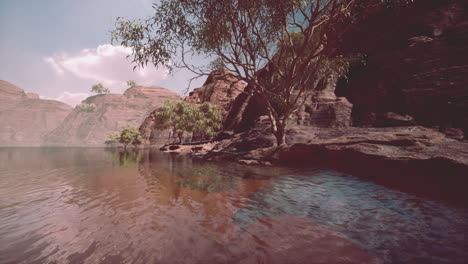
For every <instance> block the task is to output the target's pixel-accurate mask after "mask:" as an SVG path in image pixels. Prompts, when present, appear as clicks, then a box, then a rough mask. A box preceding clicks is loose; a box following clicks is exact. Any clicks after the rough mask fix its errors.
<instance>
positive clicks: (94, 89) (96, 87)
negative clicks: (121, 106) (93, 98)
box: [91, 83, 110, 94]
mask: <svg viewBox="0 0 468 264" xmlns="http://www.w3.org/2000/svg"><path fill="white" fill-rule="evenodd" d="M91 92H94V93H98V94H108V93H110V90H109V88H106V87H104V85H102V83H97V84H95V85H93V86H92V87H91Z"/></svg>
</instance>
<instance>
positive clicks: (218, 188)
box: [139, 150, 238, 193]
mask: <svg viewBox="0 0 468 264" xmlns="http://www.w3.org/2000/svg"><path fill="white" fill-rule="evenodd" d="M139 171H140V173H141V174H142V175H144V177H145V178H146V179H147V182H148V184H149V185H150V186H153V187H156V188H161V185H171V186H172V185H175V186H172V187H171V188H174V187H175V188H176V189H181V188H188V189H191V190H194V191H205V192H208V193H215V192H224V191H228V190H231V189H233V188H235V186H236V181H237V180H238V178H237V179H236V177H233V173H232V171H231V172H230V173H228V172H227V171H226V170H223V169H222V167H220V166H216V165H214V164H210V163H207V162H202V161H195V160H193V159H192V158H190V157H187V156H184V155H171V154H168V153H160V152H157V151H153V150H146V151H142V153H141V159H140V162H139ZM150 175H151V176H150ZM155 185H159V186H155Z"/></svg>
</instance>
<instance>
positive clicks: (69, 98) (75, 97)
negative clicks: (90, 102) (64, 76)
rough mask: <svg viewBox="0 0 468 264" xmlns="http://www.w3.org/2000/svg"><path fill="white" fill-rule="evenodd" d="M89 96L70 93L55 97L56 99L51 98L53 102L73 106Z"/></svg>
mask: <svg viewBox="0 0 468 264" xmlns="http://www.w3.org/2000/svg"><path fill="white" fill-rule="evenodd" d="M88 96H89V94H87V93H71V92H63V93H62V94H61V95H59V96H57V97H56V98H53V99H54V100H57V101H62V102H64V103H66V104H68V105H71V106H73V107H74V106H75V105H77V104H79V103H81V101H83V100H84V99H85V98H86V97H88Z"/></svg>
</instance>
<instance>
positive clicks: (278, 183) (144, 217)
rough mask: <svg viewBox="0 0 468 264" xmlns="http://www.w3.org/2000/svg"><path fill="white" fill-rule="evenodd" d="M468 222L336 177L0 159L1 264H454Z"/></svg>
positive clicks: (201, 165) (144, 160)
mask: <svg viewBox="0 0 468 264" xmlns="http://www.w3.org/2000/svg"><path fill="white" fill-rule="evenodd" d="M467 214H468V213H467V212H466V210H464V209H462V208H455V207H451V206H449V205H446V204H443V203H438V202H434V201H430V200H425V199H422V198H418V197H414V196H411V195H407V194H404V193H400V192H397V191H392V190H389V189H386V188H385V187H382V186H378V185H375V184H373V183H369V182H365V181H362V180H359V179H357V178H355V177H352V176H347V175H343V174H340V173H336V172H333V171H323V170H310V169H307V170H306V169H286V168H260V167H248V166H242V165H238V164H232V163H216V164H214V163H209V162H203V161H199V160H192V159H189V158H186V157H184V156H180V155H166V154H162V153H160V152H158V151H149V150H143V151H132V150H130V151H127V152H123V151H108V150H103V149H85V148H83V149H79V148H77V149H65V148H64V149H0V263H34V262H36V263H54V262H55V263H187V262H190V263H239V262H244V263H262V262H263V263H286V262H289V263H379V260H378V259H380V260H381V261H385V262H388V263H410V262H411V261H415V260H417V259H418V258H420V259H422V260H424V261H429V260H436V262H438V263H463V262H465V260H466V259H467V253H465V252H464V248H466V240H464V238H463V234H464V233H465V232H466V230H467V227H468V224H467V220H468V216H467ZM434 247H436V249H435V248H434Z"/></svg>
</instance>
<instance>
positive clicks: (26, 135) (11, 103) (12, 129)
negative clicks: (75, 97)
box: [0, 80, 72, 146]
mask: <svg viewBox="0 0 468 264" xmlns="http://www.w3.org/2000/svg"><path fill="white" fill-rule="evenodd" d="M71 111H72V107H71V106H69V105H67V104H64V103H62V102H59V101H54V100H42V99H40V98H39V95H37V94H33V93H25V92H24V91H23V90H22V89H20V88H18V87H16V86H15V85H13V84H11V83H9V82H6V81H2V80H0V146H40V145H41V144H42V139H43V137H44V136H45V135H46V134H47V133H49V132H50V131H52V130H54V129H55V128H56V127H57V126H58V125H59V124H60V123H61V122H62V121H63V120H64V119H65V117H66V116H67V115H68V114H69V113H70V112H71Z"/></svg>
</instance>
